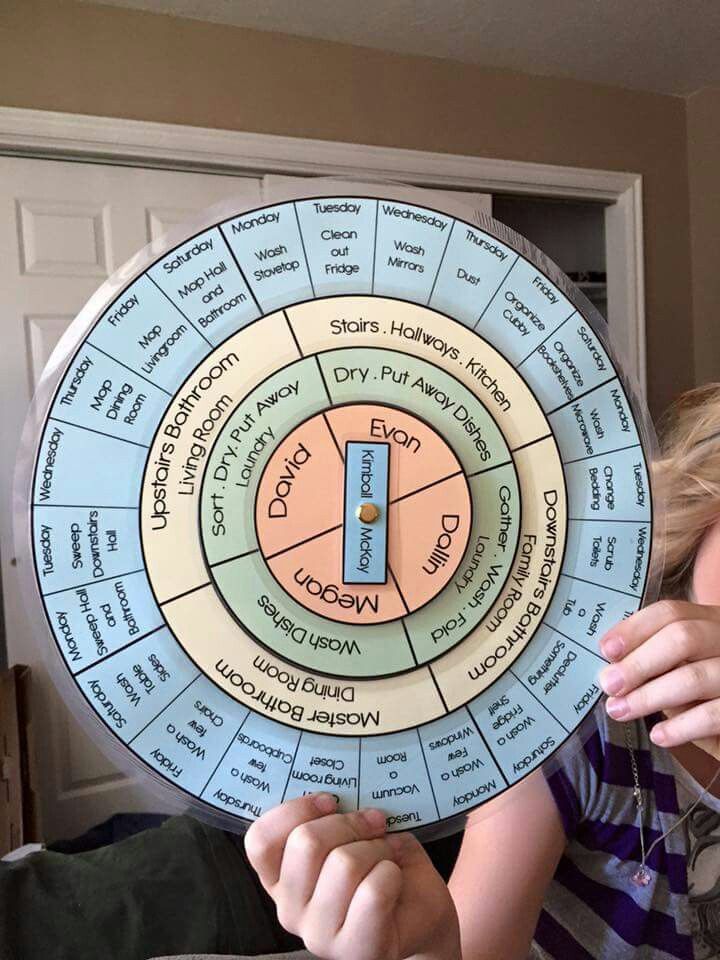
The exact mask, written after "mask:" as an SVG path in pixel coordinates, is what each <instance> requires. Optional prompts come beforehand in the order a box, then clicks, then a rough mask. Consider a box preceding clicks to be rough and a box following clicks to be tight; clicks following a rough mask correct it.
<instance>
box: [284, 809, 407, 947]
mask: <svg viewBox="0 0 720 960" xmlns="http://www.w3.org/2000/svg"><path fill="white" fill-rule="evenodd" d="M384 833H385V815H384V814H383V813H382V812H381V811H380V810H375V809H366V810H357V811H354V812H352V813H336V814H331V815H330V816H328V817H320V818H319V819H316V820H309V821H307V822H306V823H302V824H300V826H298V827H296V828H295V829H294V830H293V831H292V833H291V834H290V836H289V837H288V839H287V842H286V844H285V853H284V855H283V858H282V864H281V866H280V878H279V880H278V882H277V884H276V886H275V888H274V889H273V891H272V896H273V898H274V899H275V902H276V904H277V906H278V913H279V914H280V912H282V913H283V914H284V917H285V918H287V920H288V921H289V923H290V925H291V926H292V927H294V926H296V924H297V917H298V916H299V914H300V913H301V912H302V911H303V910H304V909H305V907H306V906H307V904H308V903H309V901H310V899H311V897H312V895H313V893H314V891H315V886H316V884H317V880H318V877H319V875H320V871H321V870H322V868H323V865H324V864H325V860H326V858H327V857H328V855H329V854H330V852H331V851H333V850H334V849H335V848H336V847H342V846H344V845H346V844H351V843H355V842H357V841H358V840H372V839H375V838H377V837H381V836H383V834H384ZM388 849H389V848H388ZM280 922H281V923H282V924H283V926H285V927H286V929H290V927H288V925H287V924H286V923H285V922H284V920H281V921H280ZM293 932H294V931H293Z"/></svg>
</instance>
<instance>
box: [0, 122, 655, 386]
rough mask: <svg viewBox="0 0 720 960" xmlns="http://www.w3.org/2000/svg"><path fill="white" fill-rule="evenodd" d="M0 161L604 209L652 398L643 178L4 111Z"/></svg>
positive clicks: (625, 347) (615, 302)
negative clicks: (490, 196) (329, 183)
mask: <svg viewBox="0 0 720 960" xmlns="http://www.w3.org/2000/svg"><path fill="white" fill-rule="evenodd" d="M0 153H6V154H16V155H20V156H31V157H39V158H46V159H55V160H59V159H65V160H68V159H75V160H84V161H95V162H104V163H115V164H128V165H132V166H156V167H167V168H170V169H184V170H194V171H198V172H206V173H225V174H228V173H229V174H237V175H240V176H241V175H245V176H247V175H260V176H262V175H264V174H268V173H278V174H285V175H293V176H337V177H343V178H345V179H353V180H384V179H386V180H388V179H389V180H395V181H402V182H404V183H410V184H415V185H417V186H435V187H442V188H443V189H446V190H447V189H457V190H466V191H478V192H483V193H514V194H529V195H534V196H542V197H563V198H566V199H573V200H591V201H597V202H599V203H603V204H605V205H606V214H605V243H606V263H607V274H608V320H609V327H610V331H611V339H612V340H613V341H614V344H615V346H616V349H617V351H618V353H619V354H620V356H622V357H624V358H625V359H626V364H627V366H628V367H629V368H630V372H631V373H633V374H634V375H635V379H636V381H637V383H638V384H639V387H640V389H641V392H642V393H643V395H645V388H646V370H645V362H646V355H645V297H644V274H643V234H642V177H641V175H640V174H638V173H625V172H619V171H609V170H590V169H583V168H579V167H564V166H559V165H554V164H541V163H525V162H522V161H517V160H496V159H489V158H484V157H472V156H461V155H455V154H449V153H431V152H429V151H423V150H406V149H401V148H397V147H378V146H369V145H364V144H355V143H341V142H337V141H329V140H311V139H303V138H299V137H284V136H276V135H274V134H258V133H243V132H239V131H233V130H215V129H211V128H204V127H190V126H183V125H180V124H165V123H151V122H148V121H144V120H124V119H119V118H112V117H93V116H82V115H77V114H69V113H56V112H51V111H44V110H24V109H19V108H15V107H0Z"/></svg>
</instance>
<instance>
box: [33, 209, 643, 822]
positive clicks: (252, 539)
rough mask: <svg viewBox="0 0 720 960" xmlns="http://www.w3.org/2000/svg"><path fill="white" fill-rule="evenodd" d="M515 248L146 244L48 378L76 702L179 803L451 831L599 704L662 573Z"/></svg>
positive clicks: (266, 218)
mask: <svg viewBox="0 0 720 960" xmlns="http://www.w3.org/2000/svg"><path fill="white" fill-rule="evenodd" d="M495 226H497V225H495ZM521 246H522V245H521V244H520V243H519V242H514V241H513V238H512V237H511V236H510V235H509V233H508V232H507V231H505V232H503V231H502V230H501V229H496V230H493V224H492V221H487V223H484V224H483V226H482V227H480V226H478V225H477V224H473V223H471V222H469V221H468V222H465V221H463V220H461V219H457V218H455V217H454V216H451V215H449V214H447V213H443V212H442V211H439V210H434V209H430V208H428V207H424V206H419V205H413V204H410V203H407V202H404V201H403V202H400V201H396V200H391V199H387V200H386V199H382V198H376V197H363V196H333V197H322V198H314V197H308V198H306V199H299V200H286V201H284V202H279V203H274V204H272V205H270V206H265V207H261V208H259V209H256V210H250V211H245V212H242V213H239V214H236V215H234V216H231V217H228V218H226V219H224V220H223V221H222V222H219V223H217V224H215V225H214V226H211V227H209V228H207V229H204V230H203V231H202V232H200V233H198V234H196V235H194V236H192V237H190V238H188V239H187V240H186V241H184V242H183V243H181V244H180V245H177V246H175V247H174V248H172V249H170V250H169V251H167V252H166V253H164V254H163V255H162V256H160V257H158V258H156V259H155V260H154V262H152V263H150V264H149V265H148V266H147V267H146V269H144V270H143V272H142V273H140V274H139V275H137V276H135V278H134V279H133V280H132V281H131V282H130V283H128V284H127V285H125V286H124V287H123V288H122V289H121V290H120V292H119V293H118V292H117V289H116V290H115V291H114V292H113V296H112V297H111V298H108V299H107V302H105V303H104V304H103V306H102V309H101V310H100V311H98V312H95V314H94V316H93V317H92V318H91V322H90V323H89V324H87V325H86V327H85V329H84V331H83V334H82V336H81V337H80V338H79V340H78V341H76V344H75V346H74V347H73V348H72V350H70V351H68V352H67V356H65V357H63V358H62V374H61V375H60V376H59V378H58V381H57V386H56V389H55V390H54V393H53V395H52V397H51V399H50V403H49V406H48V408H47V413H46V416H45V419H44V421H43V423H42V426H41V429H40V432H39V434H37V439H36V450H35V460H34V472H33V477H32V504H31V521H30V522H31V539H32V547H33V557H34V570H35V575H36V581H37V590H38V594H39V596H40V597H41V598H42V604H43V606H44V611H45V615H46V619H47V622H48V624H49V627H50V630H51V633H52V636H53V639H54V645H55V646H56V647H57V652H58V653H59V657H60V661H61V669H62V670H63V671H64V673H65V674H66V675H67V676H68V677H69V678H70V680H71V684H70V687H69V690H70V693H71V695H72V696H71V699H72V698H75V700H76V701H84V703H85V707H84V709H85V710H87V707H89V708H90V709H91V710H92V711H94V713H95V715H96V716H97V718H98V719H99V720H100V722H101V724H102V725H103V726H104V727H105V728H106V729H107V737H108V738H110V739H114V740H115V742H116V745H117V743H118V742H119V744H120V745H121V746H122V749H123V750H124V751H125V752H126V754H127V756H128V757H129V758H130V757H132V758H133V760H134V762H136V763H138V764H140V766H141V767H142V768H143V769H144V770H145V772H146V773H149V774H151V775H152V777H153V778H154V779H155V780H156V781H157V780H159V781H162V782H164V783H166V784H167V785H168V786H169V788H170V789H171V790H174V791H175V792H176V793H177V794H178V795H179V796H181V797H183V798H184V799H185V800H186V801H187V802H188V805H189V806H190V807H191V809H193V810H195V811H197V812H198V813H200V814H204V815H206V816H209V817H210V818H211V819H212V818H213V816H214V817H219V818H220V820H221V822H222V823H223V824H225V825H230V826H236V827H237V828H238V829H239V828H241V827H242V825H243V824H244V823H245V822H247V821H249V820H252V819H254V818H256V817H258V816H260V815H261V814H262V813H263V812H264V811H266V810H267V809H269V808H270V807H272V806H274V805H276V804H278V803H280V802H282V801H283V800H287V799H290V798H292V797H297V796H300V795H302V794H304V793H307V792H312V791H317V790H329V791H330V792H332V793H334V794H336V796H337V797H338V798H339V801H340V803H341V809H346V810H349V809H353V808H357V807H358V806H367V805H373V806H379V807H381V808H382V809H383V810H384V811H385V813H386V816H387V819H388V826H389V828H390V829H422V828H433V829H437V828H438V824H441V823H443V824H445V827H447V824H448V823H449V824H451V825H452V824H454V823H455V822H456V821H454V820H453V818H456V817H458V816H459V815H462V814H466V813H467V812H469V811H470V810H472V809H473V808H475V807H477V806H478V805H480V804H482V803H484V802H485V801H487V800H489V799H490V798H492V797H494V796H497V795H498V794H500V793H501V792H503V791H504V790H506V789H508V788H509V787H511V786H512V785H513V784H514V783H516V782H517V781H519V780H521V779H522V778H523V777H524V776H526V775H527V774H528V773H529V772H530V771H532V770H533V769H535V768H536V767H537V766H538V765H539V764H541V763H542V762H543V761H545V760H546V759H547V758H548V757H549V756H550V755H551V754H552V753H553V752H554V751H555V750H556V749H557V748H558V747H559V746H560V745H561V744H562V743H563V742H564V741H566V740H567V739H568V737H569V736H570V734H571V733H572V732H573V731H574V730H575V728H576V727H577V726H578V725H579V724H580V722H581V721H582V719H583V718H584V717H585V716H586V715H587V714H588V712H590V711H591V710H592V709H593V707H594V706H595V704H596V703H597V700H598V698H599V696H600V690H599V687H598V685H597V682H596V676H597V672H598V670H599V668H600V667H601V665H602V661H601V657H600V655H599V652H598V640H599V638H600V636H601V635H602V634H603V632H604V631H605V630H607V629H608V628H609V627H610V626H612V624H614V623H615V622H617V621H618V620H620V619H622V618H623V617H625V616H627V615H629V614H630V613H632V612H633V611H634V610H636V609H637V608H638V607H639V606H640V604H641V602H642V599H643V594H644V590H645V587H646V581H647V571H648V563H649V555H650V544H651V534H652V498H651V490H650V483H649V477H648V468H647V462H646V448H645V442H644V439H643V437H644V427H643V425H642V420H641V417H642V414H641V413H639V412H638V410H637V409H634V401H633V402H631V401H630V399H629V396H628V393H627V391H626V389H625V387H624V386H623V377H622V375H621V372H620V371H618V369H617V367H616V365H615V363H614V361H613V359H612V358H611V356H610V355H609V353H608V350H607V348H606V346H605V344H604V341H603V339H602V337H601V336H600V335H599V334H598V330H597V326H598V325H597V323H596V321H595V320H593V319H592V318H589V317H588V316H586V311H583V310H582V309H579V308H578V307H577V306H576V303H575V300H574V299H570V294H569V293H568V290H570V289H571V288H570V285H569V282H568V281H565V282H562V279H561V278H560V277H559V275H558V274H557V271H553V270H552V269H551V268H550V267H549V266H547V265H546V266H543V264H544V263H546V262H545V261H544V260H543V258H542V257H541V256H539V255H537V254H533V251H532V250H530V249H529V246H528V245H525V246H524V247H523V249H522V250H521V249H520V247H521ZM65 688H66V689H68V684H65ZM458 822H459V821H458ZM440 829H443V828H442V827H441V828H440Z"/></svg>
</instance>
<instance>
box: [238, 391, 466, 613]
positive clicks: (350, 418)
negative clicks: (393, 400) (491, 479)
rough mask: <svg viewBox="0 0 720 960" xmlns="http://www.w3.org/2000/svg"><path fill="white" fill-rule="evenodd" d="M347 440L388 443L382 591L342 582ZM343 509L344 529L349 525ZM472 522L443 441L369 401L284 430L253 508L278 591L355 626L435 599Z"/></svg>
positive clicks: (462, 481) (456, 465) (419, 423)
mask: <svg viewBox="0 0 720 960" xmlns="http://www.w3.org/2000/svg"><path fill="white" fill-rule="evenodd" d="M348 441H360V442H386V443H388V444H389V445H390V470H389V502H388V509H387V524H388V530H387V541H388V554H387V556H388V562H387V582H386V583H384V584H378V585H358V584H345V583H343V573H342V568H343V562H342V560H343V524H344V521H345V518H344V516H343V501H344V471H345V466H344V462H343V455H342V451H343V450H344V449H345V444H346V442H348ZM351 509H352V510H353V513H352V516H351V517H349V518H348V522H353V523H357V522H358V519H357V516H356V515H355V512H354V511H355V508H354V507H351ZM472 520H473V517H472V503H471V499H470V491H469V488H468V483H467V479H466V477H465V474H464V472H463V470H462V467H461V465H460V462H459V461H458V459H457V457H456V456H455V454H454V452H453V451H452V449H451V448H450V447H449V445H448V444H447V443H446V442H445V440H443V439H442V437H440V436H439V434H437V433H436V432H435V430H433V429H432V428H431V427H430V426H428V424H427V423H425V422H424V421H423V420H420V419H419V418H418V417H415V416H413V415H412V414H409V413H407V412H405V411H403V410H399V409H397V408H395V407H390V406H385V405H381V404H370V403H356V404H348V405H346V406H341V407H334V408H331V409H329V410H327V411H325V412H323V413H320V414H316V415H315V416H313V417H310V418H309V419H308V420H306V421H305V422H304V423H302V424H300V425H299V426H298V427H296V428H295V429H294V430H292V431H291V432H290V433H289V434H288V435H287V436H286V437H285V439H284V440H283V441H282V442H281V443H280V444H279V445H278V447H277V448H276V450H275V451H274V453H273V455H272V456H271V458H270V460H269V461H268V464H267V466H266V468H265V471H264V473H263V475H262V478H261V480H260V483H259V486H258V492H257V498H256V501H255V525H256V531H257V538H258V544H259V547H260V552H261V554H262V555H263V558H264V560H265V563H266V564H267V566H268V568H269V569H270V571H271V573H272V574H273V576H274V577H275V579H276V580H277V582H278V583H279V584H280V586H281V587H282V588H283V589H284V590H285V591H286V593H288V594H289V595H290V596H291V597H292V598H293V599H294V600H296V601H297V602H298V603H299V604H301V605H302V606H303V607H305V608H306V609H307V610H310V611H312V612H313V613H316V614H319V615H320V616H322V617H325V618H327V619H329V620H335V621H338V622H340V623H348V624H356V625H362V624H375V623H386V622H388V621H391V620H396V619H398V618H400V617H402V616H405V615H407V614H409V613H412V612H414V611H415V610H418V609H419V608H420V607H422V606H424V605H425V604H426V603H428V602H429V601H430V600H432V599H433V597H435V596H437V594H438V593H439V592H440V591H441V590H442V589H443V588H444V587H445V586H446V585H447V583H448V581H449V580H450V579H451V577H452V575H453V574H454V572H455V570H456V569H457V567H458V565H459V563H460V561H461V559H462V557H463V554H464V553H465V549H466V547H467V544H468V539H469V536H470V530H471V527H472ZM376 522H377V521H376Z"/></svg>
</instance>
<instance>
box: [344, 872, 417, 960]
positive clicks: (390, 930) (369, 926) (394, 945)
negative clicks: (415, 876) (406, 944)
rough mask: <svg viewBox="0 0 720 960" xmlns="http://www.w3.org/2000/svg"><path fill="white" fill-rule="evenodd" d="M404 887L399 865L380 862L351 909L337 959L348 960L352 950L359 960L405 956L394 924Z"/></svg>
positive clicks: (358, 891)
mask: <svg viewBox="0 0 720 960" xmlns="http://www.w3.org/2000/svg"><path fill="white" fill-rule="evenodd" d="M402 887H403V873H402V870H401V869H400V867H399V866H398V865H397V864H396V863H393V862H392V861H390V860H381V861H380V863H378V864H376V866H374V867H373V869H372V870H371V871H370V873H369V874H368V875H367V876H366V877H365V879H364V880H363V881H362V883H361V884H360V885H359V886H358V888H357V890H356V891H355V896H354V897H353V898H352V901H351V903H350V907H349V908H348V912H347V916H346V918H345V923H344V925H343V928H342V930H341V932H340V935H339V937H338V944H339V947H340V950H339V953H338V956H347V955H348V954H349V951H350V949H352V955H353V957H358V958H359V960H363V958H366V960H395V958H397V957H401V956H402V957H404V956H406V952H405V951H403V950H402V944H401V943H400V942H399V931H398V928H397V924H396V922H395V913H396V910H397V906H398V901H399V899H400V894H401V892H402ZM359 944H361V945H362V946H361V949H359Z"/></svg>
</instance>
